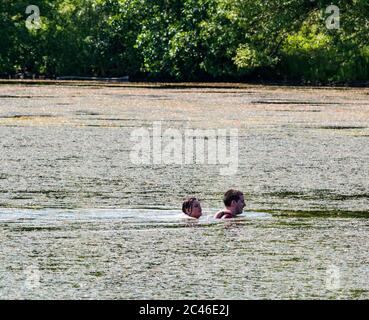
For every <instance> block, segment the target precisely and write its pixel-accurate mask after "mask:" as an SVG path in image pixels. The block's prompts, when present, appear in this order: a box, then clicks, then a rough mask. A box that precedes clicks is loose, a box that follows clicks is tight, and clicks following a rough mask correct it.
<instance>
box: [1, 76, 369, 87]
mask: <svg viewBox="0 0 369 320" xmlns="http://www.w3.org/2000/svg"><path fill="white" fill-rule="evenodd" d="M9 84H10V85H12V84H14V85H17V84H21V85H72V86H82V87H83V86H104V87H128V88H153V89H194V88H202V89H206V88H209V89H248V88H258V87H276V88H292V89H293V88H296V89H317V90H326V89H337V90H350V89H358V88H364V89H365V88H369V83H354V84H347V85H344V84H341V85H339V84H332V85H327V84H324V85H313V84H302V83H297V82H243V83H241V82H158V81H142V82H141V81H137V82H136V81H124V82H116V81H108V80H106V81H101V80H51V79H35V80H33V79H1V78H0V85H9Z"/></svg>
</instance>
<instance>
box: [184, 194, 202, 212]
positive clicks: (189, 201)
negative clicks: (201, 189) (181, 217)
mask: <svg viewBox="0 0 369 320" xmlns="http://www.w3.org/2000/svg"><path fill="white" fill-rule="evenodd" d="M196 200H197V201H199V200H198V199H197V198H187V199H186V200H185V201H183V204H182V212H183V213H185V214H187V209H190V208H192V204H193V202H194V201H196Z"/></svg>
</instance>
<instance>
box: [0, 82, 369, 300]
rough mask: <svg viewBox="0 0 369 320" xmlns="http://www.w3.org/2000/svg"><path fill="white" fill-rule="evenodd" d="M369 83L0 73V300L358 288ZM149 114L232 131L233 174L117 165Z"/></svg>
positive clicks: (281, 294)
mask: <svg viewBox="0 0 369 320" xmlns="http://www.w3.org/2000/svg"><path fill="white" fill-rule="evenodd" d="M368 93H369V91H368V90H367V89H358V90H352V89H351V90H333V89H331V90H323V89H293V88H290V89H288V88H271V87H266V88H264V87H249V88H244V89H238V90H237V89H220V88H213V89H212V88H207V89H191V88H186V89H183V88H182V89H180V88H178V89H173V88H172V89H153V88H133V87H119V86H117V87H102V86H100V87H99V86H95V87H93V86H91V87H88V86H87V87H72V86H47V87H42V86H40V87H39V86H19V85H17V86H11V85H2V86H0V159H1V167H0V248H1V250H0V258H1V259H0V261H1V262H0V298H163V299H167V298H230V299H231V298H238V299H246V298H255V299H259V298H321V297H325V298H368V297H369V296H368V292H369V291H368V290H369V288H368V272H369V264H368V262H369V261H368V252H369V250H368V249H369V248H368V241H367V234H368V222H367V217H368V197H369V194H368V190H369V168H368V163H369V161H368V160H369V148H368V137H369V125H368V123H369V121H368V120H369V107H368V104H367V101H368ZM153 121H161V122H162V126H163V130H164V129H165V128H175V129H180V130H183V131H184V130H185V129H186V128H189V127H190V128H199V129H218V128H224V129H231V128H238V130H239V134H240V136H239V170H238V173H237V175H235V176H231V177H224V176H220V175H219V168H218V167H217V166H214V165H206V166H203V165H201V166H199V165H190V166H184V167H181V166H176V165H170V166H161V165H146V166H142V167H137V166H135V165H133V164H131V162H130V160H129V152H130V150H131V148H132V143H131V142H130V134H131V132H132V130H133V129H135V128H138V127H145V128H152V125H153ZM229 187H236V188H239V189H241V190H244V192H245V194H246V201H247V204H246V208H247V210H248V213H247V214H246V215H245V216H244V217H241V218H239V219H237V220H236V221H231V222H226V223H225V222H216V221H214V220H213V219H212V218H211V216H212V215H213V214H214V212H215V211H216V210H217V209H218V208H220V206H221V205H222V203H221V198H222V194H223V192H224V191H225V190H226V189H228V188H229ZM187 194H195V195H197V196H198V197H199V198H200V199H201V200H202V204H203V207H204V208H212V209H208V210H207V212H206V213H207V215H206V216H205V217H203V218H202V219H201V220H200V221H192V220H186V219H183V217H182V216H181V215H180V213H179V209H180V204H181V201H182V199H183V197H184V196H186V195H187ZM128 208H135V209H128ZM29 209H34V210H29ZM158 209H161V210H158ZM251 211H253V212H251ZM263 212H265V213H263ZM266 212H268V213H271V214H272V215H270V214H268V213H266Z"/></svg>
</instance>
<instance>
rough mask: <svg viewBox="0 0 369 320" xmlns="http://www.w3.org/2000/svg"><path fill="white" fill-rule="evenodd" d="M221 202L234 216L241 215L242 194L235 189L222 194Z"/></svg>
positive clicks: (242, 206) (243, 199)
mask: <svg viewBox="0 0 369 320" xmlns="http://www.w3.org/2000/svg"><path fill="white" fill-rule="evenodd" d="M223 202H224V205H225V206H226V208H227V209H229V210H230V211H231V212H233V214H236V215H237V214H241V213H242V211H243V208H244V207H245V198H244V196H243V193H242V192H241V191H239V190H235V189H230V190H228V191H227V192H226V193H225V194H224V198H223Z"/></svg>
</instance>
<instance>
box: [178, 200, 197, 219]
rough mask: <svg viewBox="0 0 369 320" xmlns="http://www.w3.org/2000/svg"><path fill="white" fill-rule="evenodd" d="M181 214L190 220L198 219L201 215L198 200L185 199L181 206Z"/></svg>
mask: <svg viewBox="0 0 369 320" xmlns="http://www.w3.org/2000/svg"><path fill="white" fill-rule="evenodd" d="M182 212H183V213H184V214H186V215H188V216H189V217H191V218H196V219H198V218H200V217H201V215H202V209H201V204H200V200H199V199H197V198H187V199H186V200H185V201H184V202H183V204H182Z"/></svg>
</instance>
